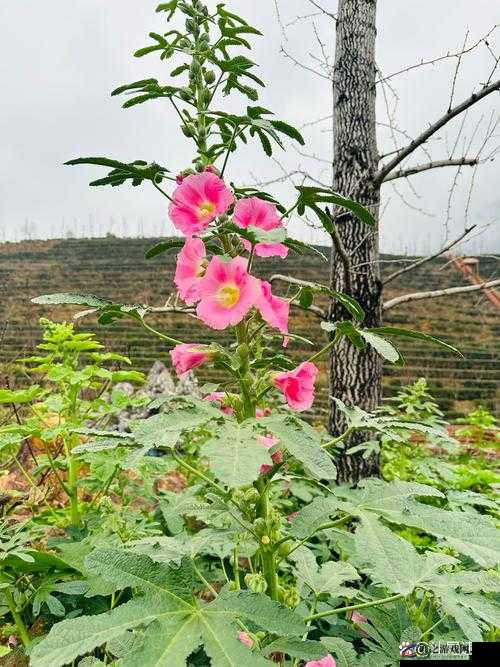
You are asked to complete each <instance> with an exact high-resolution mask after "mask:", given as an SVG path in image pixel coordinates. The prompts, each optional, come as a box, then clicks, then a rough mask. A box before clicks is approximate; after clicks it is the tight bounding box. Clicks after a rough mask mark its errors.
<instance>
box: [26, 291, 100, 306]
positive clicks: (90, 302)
mask: <svg viewBox="0 0 500 667" xmlns="http://www.w3.org/2000/svg"><path fill="white" fill-rule="evenodd" d="M31 301H32V303H39V304H43V305H63V304H64V305H70V304H71V305H73V304H76V305H79V306H90V307H91V308H106V307H107V306H111V305H113V304H112V302H111V301H108V300H107V299H101V298H100V297H98V296H94V295H93V294H72V293H69V292H60V293H57V294H44V295H43V296H37V297H35V298H34V299H31Z"/></svg>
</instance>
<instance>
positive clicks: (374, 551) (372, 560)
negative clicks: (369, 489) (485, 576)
mask: <svg viewBox="0 0 500 667" xmlns="http://www.w3.org/2000/svg"><path fill="white" fill-rule="evenodd" d="M354 548H355V554H354V563H355V564H356V565H357V566H358V567H359V568H360V569H361V570H362V571H363V572H365V573H366V574H368V575H369V576H370V578H371V580H372V581H373V583H374V584H377V585H382V586H384V587H385V588H388V589H389V590H390V591H392V592H393V593H403V594H404V595H409V594H410V593H412V592H413V590H414V589H415V588H417V587H420V588H424V589H427V588H428V587H429V583H430V581H432V579H433V575H434V574H435V573H436V571H437V570H439V569H440V568H441V567H443V566H444V565H449V564H454V563H455V562H456V560H455V559H454V558H451V557H450V556H447V555H446V554H440V553H433V552H428V553H426V554H425V555H424V556H420V555H419V554H418V553H417V551H416V550H415V548H414V547H413V545H412V544H411V543H410V542H408V541H407V540H404V539H403V538H401V537H398V536H397V535H395V534H394V533H393V532H392V530H390V529H389V528H386V527H385V526H383V525H382V524H381V523H380V521H379V520H378V519H377V517H376V516H374V515H372V514H366V515H365V516H363V518H362V522H361V525H360V526H359V527H358V528H357V530H356V533H355V536H354Z"/></svg>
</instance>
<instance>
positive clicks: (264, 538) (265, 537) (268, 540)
mask: <svg viewBox="0 0 500 667" xmlns="http://www.w3.org/2000/svg"><path fill="white" fill-rule="evenodd" d="M260 541H261V542H262V544H264V545H265V546H267V545H268V544H271V538H270V537H269V535H263V536H262V537H261V538H260Z"/></svg>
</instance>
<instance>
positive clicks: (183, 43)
mask: <svg viewBox="0 0 500 667" xmlns="http://www.w3.org/2000/svg"><path fill="white" fill-rule="evenodd" d="M177 45H178V47H179V48H180V49H189V47H190V46H191V42H190V41H189V39H188V38H187V37H183V38H182V39H180V40H179V41H178V43H177Z"/></svg>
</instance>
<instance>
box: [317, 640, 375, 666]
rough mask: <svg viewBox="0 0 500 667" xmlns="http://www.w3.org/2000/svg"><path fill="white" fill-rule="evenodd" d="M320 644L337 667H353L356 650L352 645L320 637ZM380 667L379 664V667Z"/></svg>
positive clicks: (343, 641)
mask: <svg viewBox="0 0 500 667" xmlns="http://www.w3.org/2000/svg"><path fill="white" fill-rule="evenodd" d="M321 643H322V644H323V646H325V648H326V649H327V650H328V653H331V654H332V655H333V657H334V658H335V661H336V666H337V667H354V665H356V650H355V648H354V646H353V645H352V644H350V643H349V642H347V641H346V640H345V639H342V638H341V637H321ZM378 667H381V665H380V663H379V666H378Z"/></svg>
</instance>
